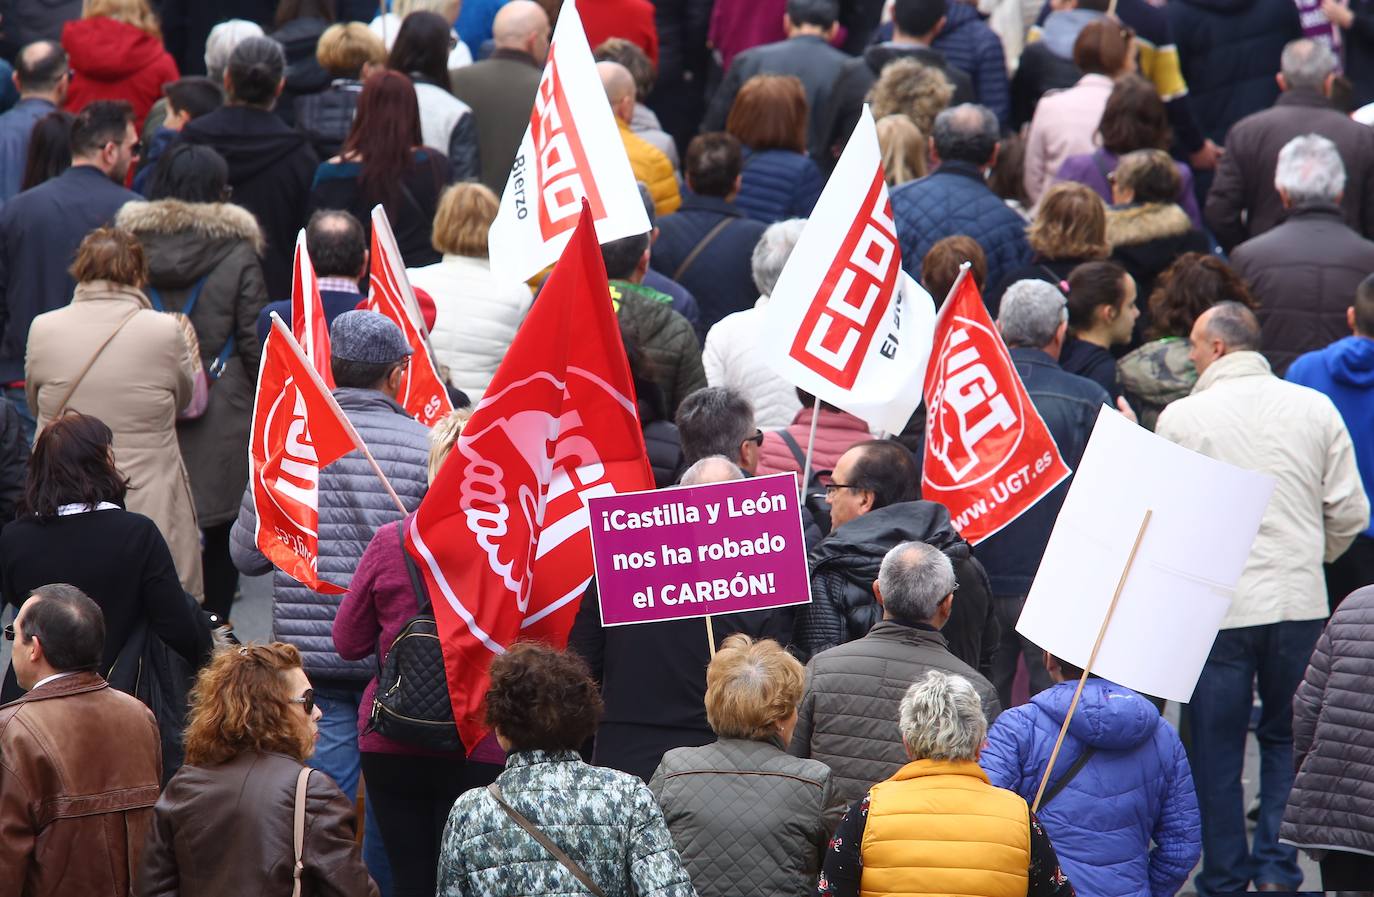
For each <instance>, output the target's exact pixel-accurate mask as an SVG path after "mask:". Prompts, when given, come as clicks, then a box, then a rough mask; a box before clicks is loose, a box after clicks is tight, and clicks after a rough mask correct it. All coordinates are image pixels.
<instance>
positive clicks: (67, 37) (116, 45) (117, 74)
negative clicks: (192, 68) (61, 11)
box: [62, 16, 163, 81]
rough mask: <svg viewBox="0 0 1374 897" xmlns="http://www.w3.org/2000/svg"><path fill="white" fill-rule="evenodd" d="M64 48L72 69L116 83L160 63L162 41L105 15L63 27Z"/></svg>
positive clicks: (80, 20)
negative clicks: (158, 60) (155, 63)
mask: <svg viewBox="0 0 1374 897" xmlns="http://www.w3.org/2000/svg"><path fill="white" fill-rule="evenodd" d="M62 46H63V47H64V48H66V50H67V55H68V56H69V57H70V59H71V65H72V68H73V69H75V70H76V71H78V72H80V73H81V74H83V75H86V76H88V77H91V78H96V79H98V80H100V81H117V80H120V79H123V78H127V77H129V76H130V75H133V74H134V73H135V72H137V71H139V70H140V69H143V68H146V67H148V66H149V65H152V64H153V63H154V62H156V61H157V59H158V57H159V56H161V55H162V52H163V51H162V42H161V41H160V40H158V39H157V38H155V37H153V36H152V35H151V34H147V33H145V32H143V31H141V30H139V29H138V28H135V27H134V26H133V25H126V24H124V23H123V22H117V21H115V20H114V19H110V18H106V17H105V16H95V17H94V18H90V19H77V20H76V21H74V22H68V23H67V24H66V25H64V26H63V27H62Z"/></svg>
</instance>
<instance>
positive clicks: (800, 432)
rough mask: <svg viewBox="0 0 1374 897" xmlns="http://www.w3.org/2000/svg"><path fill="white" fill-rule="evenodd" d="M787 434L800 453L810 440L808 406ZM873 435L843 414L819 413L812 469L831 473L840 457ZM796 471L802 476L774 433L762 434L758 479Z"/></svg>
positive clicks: (800, 469)
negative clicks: (799, 449) (798, 447)
mask: <svg viewBox="0 0 1374 897" xmlns="http://www.w3.org/2000/svg"><path fill="white" fill-rule="evenodd" d="M787 431H788V432H789V433H791V434H792V438H793V439H795V440H797V445H798V446H800V448H801V450H802V451H803V452H805V451H806V441H807V440H808V439H809V438H811V406H809V405H808V406H806V407H805V408H803V409H802V410H800V411H798V412H797V416H796V417H794V418H793V419H792V423H791V425H790V426H788V428H787ZM872 438H873V435H872V434H871V433H869V431H868V424H866V423H864V422H863V421H861V420H859V419H858V418H857V417H855V416H854V415H852V414H850V413H848V412H846V411H829V410H826V409H824V408H822V409H821V419H820V421H819V422H818V423H817V424H816V445H815V447H814V448H813V449H812V451H811V469H812V470H813V471H816V470H834V469H835V463H836V462H837V461H839V460H840V455H843V454H844V453H845V452H847V451H849V450H850V449H851V448H853V447H854V446H856V445H858V444H859V443H860V442H867V441H868V440H870V439H872ZM789 470H795V471H796V472H797V476H801V472H802V466H801V465H800V464H798V463H797V459H796V456H794V455H793V454H792V450H791V449H790V448H788V447H787V443H785V442H783V441H782V437H781V436H779V435H778V434H777V433H776V432H772V433H764V434H763V445H762V447H761V448H760V450H759V470H758V473H759V476H763V475H765V474H770V473H786V472H787V471H789Z"/></svg>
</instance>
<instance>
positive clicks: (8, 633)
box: [5, 623, 14, 642]
mask: <svg viewBox="0 0 1374 897" xmlns="http://www.w3.org/2000/svg"><path fill="white" fill-rule="evenodd" d="M5 641H7V642H12V641H14V624H13V623H11V624H10V625H8V626H6V627H5Z"/></svg>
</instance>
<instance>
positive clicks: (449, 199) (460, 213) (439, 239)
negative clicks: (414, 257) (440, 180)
mask: <svg viewBox="0 0 1374 897" xmlns="http://www.w3.org/2000/svg"><path fill="white" fill-rule="evenodd" d="M500 209H501V200H499V199H497V198H496V194H495V193H492V192H491V190H490V189H488V188H487V187H485V186H483V185H482V184H476V183H462V184H454V185H453V186H451V187H449V188H448V189H447V190H445V191H444V193H443V195H442V196H440V197H439V209H438V211H436V212H435V213H434V230H433V231H432V232H431V234H430V243H431V244H432V245H433V246H434V248H435V250H437V251H439V252H442V253H444V254H445V255H466V256H470V257H473V258H486V257H487V233H488V232H489V231H490V230H491V223H492V222H493V221H495V220H496V213H497V212H498V211H500Z"/></svg>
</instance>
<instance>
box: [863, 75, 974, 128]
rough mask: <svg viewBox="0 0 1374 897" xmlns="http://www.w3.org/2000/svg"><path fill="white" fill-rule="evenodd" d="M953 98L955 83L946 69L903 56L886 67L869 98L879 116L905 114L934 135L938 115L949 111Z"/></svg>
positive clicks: (876, 116) (875, 115)
mask: <svg viewBox="0 0 1374 897" xmlns="http://www.w3.org/2000/svg"><path fill="white" fill-rule="evenodd" d="M953 98H954V86H953V85H952V84H950V82H949V79H948V78H946V77H945V74H944V72H942V71H940V70H939V69H937V68H935V66H933V65H924V64H922V63H920V62H917V61H916V60H915V59H912V58H911V57H906V56H903V57H898V58H897V59H894V60H892V61H891V62H889V63H888V64H887V65H885V66H883V71H882V74H880V75H879V76H878V80H877V81H875V82H873V87H872V88H871V89H869V91H868V98H867V99H868V105H869V111H871V112H872V113H873V117H874V118H875V119H878V118H884V117H886V116H888V115H905V116H906V117H907V118H909V119H911V121H912V123H914V124H915V125H916V127H917V128H919V129H920V131H921V133H922V134H930V133H932V131H933V129H934V127H935V116H937V115H939V114H940V113H941V112H943V111H945V109H946V108H948V107H949V104H950V101H951V100H952V99H953Z"/></svg>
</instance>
